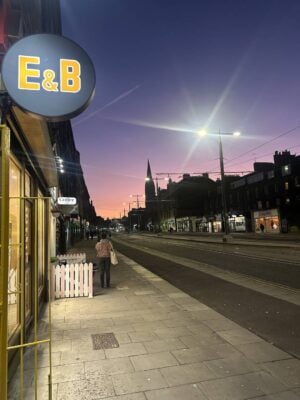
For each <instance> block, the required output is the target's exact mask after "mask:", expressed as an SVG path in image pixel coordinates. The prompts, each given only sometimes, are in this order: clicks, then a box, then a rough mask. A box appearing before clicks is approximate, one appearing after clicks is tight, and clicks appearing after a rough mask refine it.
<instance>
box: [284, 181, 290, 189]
mask: <svg viewBox="0 0 300 400" xmlns="http://www.w3.org/2000/svg"><path fill="white" fill-rule="evenodd" d="M284 190H289V183H288V182H284Z"/></svg>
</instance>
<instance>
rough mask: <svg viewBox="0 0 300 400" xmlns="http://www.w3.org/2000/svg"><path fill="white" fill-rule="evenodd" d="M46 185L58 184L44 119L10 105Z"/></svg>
mask: <svg viewBox="0 0 300 400" xmlns="http://www.w3.org/2000/svg"><path fill="white" fill-rule="evenodd" d="M12 109H13V112H14V114H15V116H16V118H17V120H18V122H19V124H20V125H21V128H22V131H23V133H24V135H25V137H26V139H27V142H28V144H29V146H30V147H31V150H32V153H33V154H34V156H35V158H36V160H37V162H38V164H39V167H40V169H41V171H42V173H43V175H44V178H45V180H46V182H47V184H48V187H54V186H58V177H57V168H56V162H55V158H54V153H53V149H52V145H51V141H50V137H49V131H48V126H47V123H46V121H44V120H42V119H37V118H33V117H32V116H30V115H29V114H25V113H24V112H23V111H21V110H20V109H19V108H18V107H16V106H13V107H12Z"/></svg>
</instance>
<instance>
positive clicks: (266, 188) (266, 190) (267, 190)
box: [264, 186, 269, 196]
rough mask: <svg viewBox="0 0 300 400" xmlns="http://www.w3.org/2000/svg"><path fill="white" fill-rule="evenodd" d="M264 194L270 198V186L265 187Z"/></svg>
mask: <svg viewBox="0 0 300 400" xmlns="http://www.w3.org/2000/svg"><path fill="white" fill-rule="evenodd" d="M264 193H265V195H266V196H268V194H269V187H268V186H264Z"/></svg>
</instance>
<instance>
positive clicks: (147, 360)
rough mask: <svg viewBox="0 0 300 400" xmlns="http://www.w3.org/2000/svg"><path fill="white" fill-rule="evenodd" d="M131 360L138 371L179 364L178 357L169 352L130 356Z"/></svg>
mask: <svg viewBox="0 0 300 400" xmlns="http://www.w3.org/2000/svg"><path fill="white" fill-rule="evenodd" d="M130 360H131V362H132V364H133V366H134V369H135V370H136V371H145V370H148V369H157V368H163V367H171V366H173V365H178V362H177V360H176V358H175V357H174V356H172V354H171V353H169V352H164V353H157V354H145V355H142V356H135V357H130Z"/></svg>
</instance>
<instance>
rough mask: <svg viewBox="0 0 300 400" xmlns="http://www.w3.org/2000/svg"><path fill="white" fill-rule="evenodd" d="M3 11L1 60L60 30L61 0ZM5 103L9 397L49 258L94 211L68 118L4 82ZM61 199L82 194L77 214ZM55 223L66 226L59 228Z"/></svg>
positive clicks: (3, 361)
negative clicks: (27, 109) (38, 106)
mask: <svg viewBox="0 0 300 400" xmlns="http://www.w3.org/2000/svg"><path fill="white" fill-rule="evenodd" d="M0 8H1V20H0V24H1V26H0V49H1V61H2V57H3V55H4V54H5V52H6V51H7V50H8V49H9V47H10V46H11V45H12V44H13V43H14V42H15V41H17V40H18V39H20V38H22V37H23V36H27V35H30V34H34V33H55V34H60V33H61V21H60V7H59V1H58V0H26V1H22V0H3V1H1V2H0ZM0 100H1V103H0V113H1V115H0V116H1V129H0V135H1V138H0V142H1V148H0V161H1V164H0V165H1V171H0V173H1V175H0V176H1V182H0V190H1V193H0V194H1V198H0V212H1V222H0V224H1V230H0V233H1V259H0V286H1V287H0V365H1V368H0V387H1V391H4V394H5V392H6V381H7V376H10V375H11V373H12V372H13V371H14V369H15V365H17V364H18V363H19V361H20V360H22V359H23V354H24V349H25V348H26V346H27V342H28V340H29V336H30V334H31V332H32V328H33V327H36V326H37V323H38V319H39V315H40V310H41V308H42V307H43V305H44V304H45V302H47V300H48V292H49V287H48V286H49V285H48V282H49V280H48V273H49V268H50V265H51V262H50V260H51V257H54V256H55V255H56V252H57V247H59V246H56V242H57V240H56V237H58V238H59V239H60V240H62V239H64V241H65V246H64V249H65V248H66V247H67V245H68V243H70V241H69V240H68V238H67V235H68V230H70V229H71V227H73V225H71V222H73V221H72V219H74V221H75V220H76V221H77V220H78V216H79V217H80V218H79V220H80V221H82V220H85V221H89V220H92V219H93V218H94V217H95V210H94V208H93V205H92V203H91V201H90V198H89V194H88V190H87V188H86V185H85V182H84V178H83V173H82V169H81V165H80V157H79V153H78V151H77V150H76V148H75V145H74V139H73V133H72V129H71V125H70V123H69V122H66V123H59V124H52V123H49V122H46V121H44V120H40V119H35V118H32V117H31V116H30V115H28V114H25V113H24V112H23V111H22V110H21V109H20V108H19V107H17V106H16V105H14V104H12V103H11V101H10V99H9V96H8V95H7V93H6V91H5V88H4V87H3V86H2V87H1V93H0ZM60 156H63V157H64V158H65V160H66V167H65V171H64V174H62V173H61V166H60V165H59V163H58V162H57V161H58V157H60ZM59 196H72V197H76V198H77V199H79V202H78V209H77V211H76V212H75V213H74V214H70V215H68V216H66V215H65V214H64V212H63V210H59V209H58V207H57V199H58V197H59ZM58 213H59V214H60V219H59V221H60V222H59V224H57V214H58ZM65 217H67V218H68V221H67V218H65ZM61 222H62V223H63V224H64V225H60V223H61ZM66 222H67V223H68V224H69V227H68V229H65V228H66V225H67V224H66ZM58 226H63V229H61V230H60V231H59V229H58ZM70 236H71V235H70ZM36 339H37V338H36V337H35V339H34V340H36ZM7 345H8V349H7ZM7 361H8V362H7ZM7 365H8V366H9V368H6V366H7ZM45 384H47V382H45Z"/></svg>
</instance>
